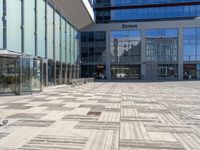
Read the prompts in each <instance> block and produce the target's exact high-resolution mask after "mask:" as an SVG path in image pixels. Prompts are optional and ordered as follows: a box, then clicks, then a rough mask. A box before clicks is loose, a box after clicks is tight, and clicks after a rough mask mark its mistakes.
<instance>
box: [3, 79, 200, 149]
mask: <svg viewBox="0 0 200 150" xmlns="http://www.w3.org/2000/svg"><path fill="white" fill-rule="evenodd" d="M10 99H11V97H0V123H1V122H2V120H3V119H8V121H9V123H8V125H6V126H0V150H200V82H199V81H192V82H155V83H153V82H147V83H145V82H141V83H139V82H135V83H134V82H133V83H128V82H127V83H120V82H118V83H114V82H113V83H91V84H88V85H83V86H80V87H75V88H71V87H69V86H62V87H50V88H48V89H46V90H45V92H44V93H41V94H37V95H33V96H22V97H20V98H17V97H16V100H14V101H13V100H10ZM12 99H13V97H12Z"/></svg>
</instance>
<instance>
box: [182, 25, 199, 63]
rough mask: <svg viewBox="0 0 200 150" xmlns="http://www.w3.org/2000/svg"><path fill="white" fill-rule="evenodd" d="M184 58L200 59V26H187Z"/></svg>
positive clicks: (187, 59)
mask: <svg viewBox="0 0 200 150" xmlns="http://www.w3.org/2000/svg"><path fill="white" fill-rule="evenodd" d="M183 43H184V44H183V51H184V52H183V60H184V61H199V60H200V28H185V29H184V37H183Z"/></svg>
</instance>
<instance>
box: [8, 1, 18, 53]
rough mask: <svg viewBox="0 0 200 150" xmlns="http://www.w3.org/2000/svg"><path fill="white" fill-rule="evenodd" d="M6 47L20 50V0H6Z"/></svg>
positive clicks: (16, 50)
mask: <svg viewBox="0 0 200 150" xmlns="http://www.w3.org/2000/svg"><path fill="white" fill-rule="evenodd" d="M6 7H7V49H8V50H12V51H15V52H21V0H7V1H6Z"/></svg>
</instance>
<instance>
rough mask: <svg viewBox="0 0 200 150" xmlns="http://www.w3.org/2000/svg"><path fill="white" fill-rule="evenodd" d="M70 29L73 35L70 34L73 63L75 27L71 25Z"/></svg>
mask: <svg viewBox="0 0 200 150" xmlns="http://www.w3.org/2000/svg"><path fill="white" fill-rule="evenodd" d="M70 28H71V29H70V31H71V36H70V42H71V49H70V50H71V61H70V63H71V64H73V61H74V29H73V28H72V27H70Z"/></svg>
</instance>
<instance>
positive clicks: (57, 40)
mask: <svg viewBox="0 0 200 150" xmlns="http://www.w3.org/2000/svg"><path fill="white" fill-rule="evenodd" d="M55 58H56V60H57V61H60V16H59V14H58V13H55Z"/></svg>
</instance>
